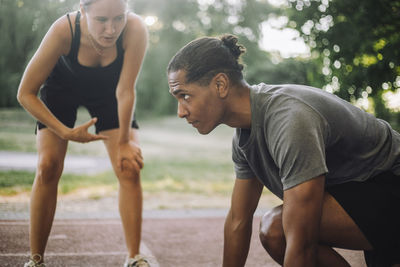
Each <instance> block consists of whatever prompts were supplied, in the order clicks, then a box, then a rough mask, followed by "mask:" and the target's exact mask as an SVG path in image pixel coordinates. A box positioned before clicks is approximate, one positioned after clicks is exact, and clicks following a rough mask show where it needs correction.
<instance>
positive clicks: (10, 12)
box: [0, 0, 75, 107]
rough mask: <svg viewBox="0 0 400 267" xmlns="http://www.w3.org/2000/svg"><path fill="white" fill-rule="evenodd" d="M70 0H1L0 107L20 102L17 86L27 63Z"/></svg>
mask: <svg viewBox="0 0 400 267" xmlns="http://www.w3.org/2000/svg"><path fill="white" fill-rule="evenodd" d="M71 2H72V1H71V0H66V1H63V2H60V1H54V0H0V35H1V36H2V38H1V42H0V53H1V56H0V70H1V71H0V107H12V106H17V100H16V94H17V88H18V84H19V81H20V79H21V76H22V73H23V71H24V68H25V66H26V64H27V63H28V61H29V59H30V58H31V57H32V55H33V53H34V52H35V50H36V49H37V47H38V46H39V44H40V41H41V39H42V38H43V36H44V35H45V33H46V31H47V30H48V28H49V27H50V25H51V23H52V22H53V21H54V20H55V19H56V18H57V17H59V16H60V15H61V14H64V13H66V12H67V10H68V9H67V7H68V6H70V5H71ZM73 2H75V1H73Z"/></svg>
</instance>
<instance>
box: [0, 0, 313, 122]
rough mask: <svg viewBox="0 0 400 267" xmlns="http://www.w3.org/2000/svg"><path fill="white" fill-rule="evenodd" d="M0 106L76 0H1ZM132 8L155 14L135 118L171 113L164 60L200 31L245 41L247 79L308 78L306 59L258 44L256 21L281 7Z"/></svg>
mask: <svg viewBox="0 0 400 267" xmlns="http://www.w3.org/2000/svg"><path fill="white" fill-rule="evenodd" d="M0 4H1V8H0V33H1V34H2V36H3V38H2V41H1V42H0V51H1V53H2V55H1V57H0V69H1V70H2V71H1V72H0V107H13V106H18V103H17V101H16V91H17V88H18V84H19V81H20V78H21V76H22V73H23V71H24V68H25V66H26V65H27V63H28V61H29V60H30V58H31V57H32V55H33V54H34V52H35V51H36V49H37V48H38V46H39V44H40V42H41V40H42V38H43V37H44V35H45V33H46V32H47V30H48V29H49V27H50V25H51V24H52V23H53V21H55V20H56V19H57V18H58V17H60V16H62V15H63V14H65V13H67V12H69V11H72V10H74V9H75V10H76V9H77V8H78V4H79V1H78V0H63V1H61V0H29V1H28V0H0ZM130 6H131V7H132V9H133V10H134V11H135V12H136V13H138V14H139V15H141V16H142V17H143V18H147V17H148V16H154V18H156V21H155V23H154V24H152V25H149V27H148V28H149V37H150V39H149V48H148V52H147V55H146V57H145V62H144V64H143V67H142V71H141V74H140V76H139V79H138V82H137V86H136V88H137V100H138V101H137V103H136V114H137V116H138V118H143V117H146V116H154V115H165V114H175V112H176V101H175V100H174V98H173V97H171V96H170V95H169V92H168V84H167V79H166V66H167V64H168V62H169V60H170V59H171V57H172V56H173V55H174V54H175V53H176V51H177V50H178V49H179V48H181V47H182V46H183V45H185V44H186V43H188V42H189V41H191V40H193V39H195V38H198V37H201V36H205V35H208V36H219V35H222V34H225V33H233V34H235V35H237V36H238V37H239V41H240V43H242V44H243V45H245V46H246V48H247V53H246V54H245V55H244V58H243V61H244V63H245V64H246V65H247V67H246V69H245V77H246V79H247V80H248V81H249V82H251V83H259V82H268V81H269V80H271V81H276V82H285V83H288V82H297V81H306V76H309V73H308V74H307V73H305V72H304V71H301V72H295V71H292V72H290V73H289V72H287V73H286V74H285V69H287V68H289V69H295V70H298V69H301V70H303V69H304V68H305V67H304V66H305V65H307V66H308V64H309V63H307V62H298V61H296V60H291V61H288V62H286V63H284V64H283V65H282V67H281V66H280V65H274V64H272V62H271V60H270V55H269V54H268V53H266V52H265V51H262V50H260V48H259V41H260V39H261V37H262V34H261V28H260V25H261V23H262V22H263V21H265V20H267V19H268V17H269V15H270V14H272V13H278V12H279V10H277V9H276V8H274V7H272V6H270V5H269V4H268V1H266V0H248V1H245V0H240V1H228V0H215V1H214V3H211V2H208V1H197V0H168V1H165V0H151V1H148V0H132V1H130Z"/></svg>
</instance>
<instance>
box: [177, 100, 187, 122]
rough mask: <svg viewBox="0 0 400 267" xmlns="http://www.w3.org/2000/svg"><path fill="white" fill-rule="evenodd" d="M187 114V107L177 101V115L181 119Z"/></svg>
mask: <svg viewBox="0 0 400 267" xmlns="http://www.w3.org/2000/svg"><path fill="white" fill-rule="evenodd" d="M187 115H188V111H187V109H186V108H185V107H184V106H183V105H182V104H180V103H179V102H178V117H179V118H181V119H183V118H185V117H186V116H187Z"/></svg>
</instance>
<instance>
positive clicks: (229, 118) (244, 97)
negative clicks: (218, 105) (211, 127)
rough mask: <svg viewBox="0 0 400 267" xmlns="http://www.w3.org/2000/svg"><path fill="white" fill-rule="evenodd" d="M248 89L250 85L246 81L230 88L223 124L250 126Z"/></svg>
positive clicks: (238, 126)
mask: <svg viewBox="0 0 400 267" xmlns="http://www.w3.org/2000/svg"><path fill="white" fill-rule="evenodd" d="M250 90H251V87H250V86H249V85H248V84H247V83H246V82H243V83H242V84H241V85H240V86H239V87H237V88H233V89H232V91H231V95H230V99H229V103H228V105H227V110H226V114H225V116H224V121H223V123H224V124H226V125H228V126H230V127H233V128H250V127H251V108H250Z"/></svg>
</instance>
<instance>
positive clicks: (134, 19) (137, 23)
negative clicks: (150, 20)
mask: <svg viewBox="0 0 400 267" xmlns="http://www.w3.org/2000/svg"><path fill="white" fill-rule="evenodd" d="M147 34H148V32H147V27H146V24H145V23H144V20H143V19H142V17H141V16H139V15H137V14H135V13H133V12H129V13H128V17H127V22H126V26H125V30H124V37H123V39H124V44H125V47H126V45H128V44H135V43H137V42H143V41H146V40H147Z"/></svg>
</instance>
